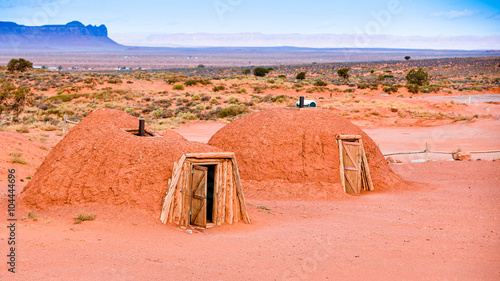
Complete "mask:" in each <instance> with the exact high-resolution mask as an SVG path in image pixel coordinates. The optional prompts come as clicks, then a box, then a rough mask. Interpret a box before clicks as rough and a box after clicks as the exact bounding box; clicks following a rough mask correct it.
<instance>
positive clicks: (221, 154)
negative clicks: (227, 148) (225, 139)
mask: <svg viewBox="0 0 500 281" xmlns="http://www.w3.org/2000/svg"><path fill="white" fill-rule="evenodd" d="M185 155H186V157H187V158H203V159H207V158H215V159H220V158H228V159H229V158H232V157H234V153H233V152H207V153H186V154H185Z"/></svg>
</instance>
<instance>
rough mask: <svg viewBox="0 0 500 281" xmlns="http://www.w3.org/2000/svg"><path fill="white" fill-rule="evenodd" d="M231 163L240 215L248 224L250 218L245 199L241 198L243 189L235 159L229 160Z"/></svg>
mask: <svg viewBox="0 0 500 281" xmlns="http://www.w3.org/2000/svg"><path fill="white" fill-rule="evenodd" d="M231 162H232V164H233V177H234V181H235V186H236V191H237V195H238V200H239V202H240V209H241V215H242V217H243V221H244V222H245V223H250V217H249V216H248V212H247V206H246V203H245V197H244V196H243V188H242V187H241V180H240V171H239V170H238V163H237V162H236V157H233V158H231Z"/></svg>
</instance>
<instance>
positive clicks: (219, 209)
mask: <svg viewBox="0 0 500 281" xmlns="http://www.w3.org/2000/svg"><path fill="white" fill-rule="evenodd" d="M217 171H218V173H219V175H220V176H219V177H218V178H217V181H218V183H219V190H218V193H219V194H218V196H217V198H218V199H217V200H218V205H217V223H216V225H221V224H222V223H223V221H224V220H223V217H224V216H223V212H224V204H225V202H224V194H225V193H226V190H225V181H226V179H225V178H226V175H225V174H224V161H222V162H221V164H219V165H217Z"/></svg>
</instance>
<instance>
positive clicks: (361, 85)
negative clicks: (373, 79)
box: [358, 83, 369, 90]
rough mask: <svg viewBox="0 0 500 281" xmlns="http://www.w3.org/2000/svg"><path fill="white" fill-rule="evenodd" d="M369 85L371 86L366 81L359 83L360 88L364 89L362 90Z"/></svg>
mask: <svg viewBox="0 0 500 281" xmlns="http://www.w3.org/2000/svg"><path fill="white" fill-rule="evenodd" d="M368 87H369V86H368V84H366V83H361V84H359V85H358V89H362V90H363V89H366V88H368Z"/></svg>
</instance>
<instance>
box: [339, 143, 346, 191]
mask: <svg viewBox="0 0 500 281" xmlns="http://www.w3.org/2000/svg"><path fill="white" fill-rule="evenodd" d="M337 142H338V144H339V158H340V159H339V160H340V161H339V162H340V165H339V170H340V182H341V183H342V187H343V188H344V192H345V193H347V189H346V187H345V175H344V152H343V148H342V147H343V146H342V140H341V139H338V140H337Z"/></svg>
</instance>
